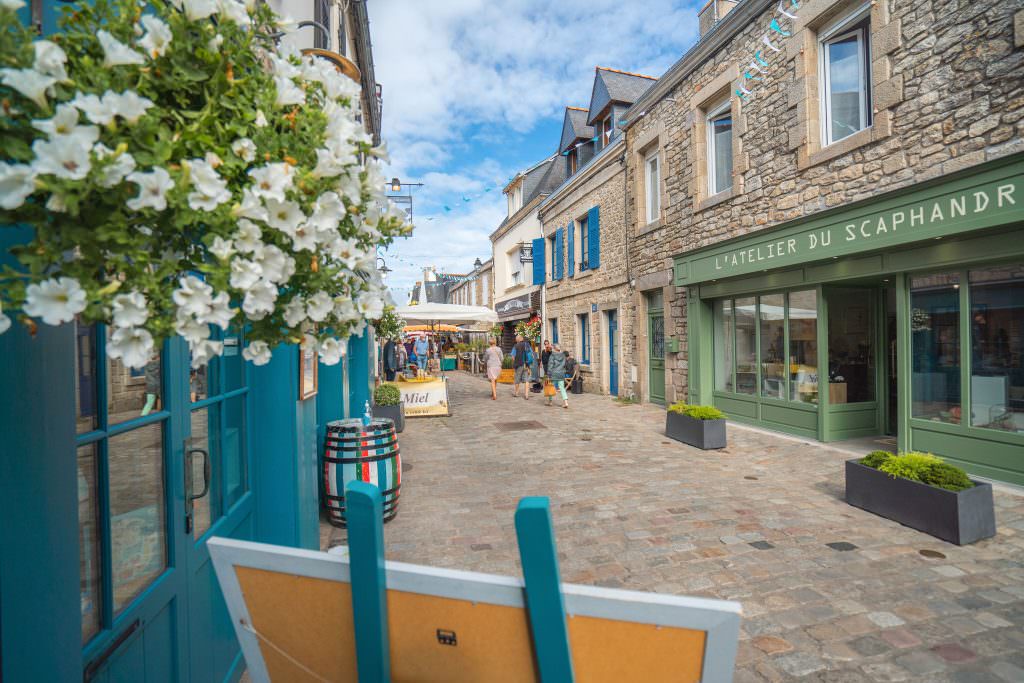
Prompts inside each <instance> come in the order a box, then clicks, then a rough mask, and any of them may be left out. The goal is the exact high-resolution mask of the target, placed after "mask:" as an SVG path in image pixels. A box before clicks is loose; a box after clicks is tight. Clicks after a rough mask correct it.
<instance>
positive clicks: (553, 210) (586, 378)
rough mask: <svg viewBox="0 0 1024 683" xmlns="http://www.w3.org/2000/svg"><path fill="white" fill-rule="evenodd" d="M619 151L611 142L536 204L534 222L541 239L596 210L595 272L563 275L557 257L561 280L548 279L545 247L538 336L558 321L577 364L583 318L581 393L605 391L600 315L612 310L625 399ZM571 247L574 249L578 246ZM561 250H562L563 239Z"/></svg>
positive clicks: (626, 321)
mask: <svg viewBox="0 0 1024 683" xmlns="http://www.w3.org/2000/svg"><path fill="white" fill-rule="evenodd" d="M624 149H625V148H624V147H623V145H622V143H621V142H618V143H616V142H613V143H612V145H611V146H610V147H609V148H608V149H607V150H606V151H605V153H604V154H603V155H602V156H601V157H600V158H598V159H597V160H595V161H594V162H593V163H592V164H590V165H589V166H587V167H585V168H583V169H582V170H580V171H578V172H577V175H576V176H575V177H574V179H573V182H572V184H571V185H569V186H567V187H565V188H563V189H562V190H561V191H560V192H559V193H558V194H557V195H556V196H554V199H553V200H549V201H548V202H547V203H545V204H544V205H542V207H541V211H540V218H541V223H542V225H543V228H544V234H545V236H546V237H550V236H551V235H553V234H554V233H555V231H556V230H557V229H558V228H565V227H566V226H567V225H568V224H569V223H570V222H572V221H575V220H577V219H579V218H580V217H582V216H584V215H586V214H587V212H588V211H589V210H590V209H591V207H594V206H598V207H600V208H599V211H600V231H601V239H600V248H601V252H600V257H601V258H600V265H599V266H598V267H597V268H592V269H589V270H586V271H582V272H581V271H579V270H576V272H575V274H574V275H573V277H569V268H568V263H567V261H566V260H565V258H563V278H562V279H561V280H553V279H552V277H551V276H552V274H551V272H550V270H551V266H550V258H551V257H550V254H548V253H547V250H548V249H549V248H550V245H547V246H546V247H545V258H546V260H547V261H548V266H547V271H548V275H547V281H546V294H545V295H546V319H545V320H544V337H545V338H547V337H548V336H550V323H549V321H550V319H551V318H558V328H559V335H558V336H559V342H560V343H561V345H562V348H564V349H568V350H571V351H572V352H573V355H574V356H575V357H576V358H577V360H579V352H580V349H579V338H578V334H577V329H576V321H577V319H576V316H577V315H578V314H581V313H587V314H589V315H590V340H591V352H590V364H589V365H588V366H584V367H583V368H582V372H583V383H584V389H585V390H586V391H590V392H599V393H608V369H607V363H608V358H607V344H608V330H607V325H606V314H607V311H609V310H613V309H614V310H617V311H618V321H619V339H620V349H622V350H623V351H620V358H619V394H620V395H623V396H628V395H629V394H630V393H631V391H632V389H631V383H630V381H629V379H630V373H629V367H628V365H627V364H626V363H625V362H624V361H623V358H622V356H623V355H624V349H625V347H626V345H627V340H629V339H631V338H632V326H633V318H634V312H633V307H632V306H633V304H632V299H631V297H630V293H629V285H628V280H627V278H626V258H627V255H628V252H627V250H626V233H625V223H624V220H625V211H626V209H625V206H624V198H625V197H624V191H625V188H624V187H623V183H624V182H625V178H626V174H625V168H624V164H623V161H622V153H623V151H624ZM577 242H578V241H577ZM575 247H576V249H577V250H578V249H579V245H578V244H576V245H575ZM564 250H565V251H567V250H568V238H567V237H566V239H565V247H564ZM576 260H577V263H578V262H579V260H580V259H579V258H578V257H577V259H576ZM594 306H596V307H597V310H596V311H594Z"/></svg>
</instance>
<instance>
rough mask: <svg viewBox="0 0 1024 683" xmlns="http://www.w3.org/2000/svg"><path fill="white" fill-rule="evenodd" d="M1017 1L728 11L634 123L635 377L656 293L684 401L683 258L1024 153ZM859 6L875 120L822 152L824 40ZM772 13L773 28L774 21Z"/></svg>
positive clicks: (822, 4)
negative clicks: (653, 205)
mask: <svg viewBox="0 0 1024 683" xmlns="http://www.w3.org/2000/svg"><path fill="white" fill-rule="evenodd" d="M794 5H795V3H794ZM1021 8H1022V5H1021V3H1020V2H1006V1H1005V0H980V1H979V2H974V3H962V2H956V1H953V0H930V1H922V2H900V1H898V0H878V1H876V2H871V3H864V2H852V1H850V0H839V1H836V0H806V1H805V2H801V3H799V7H798V8H796V7H795V6H792V5H790V4H789V3H784V4H782V5H780V3H779V2H778V1H777V0H748V1H746V2H741V3H739V4H738V5H736V6H735V7H734V8H729V9H730V10H731V11H728V13H727V14H725V16H724V17H722V18H720V19H719V20H718V22H717V23H716V24H714V25H713V26H711V27H710V28H709V29H708V30H707V32H706V33H705V35H704V36H703V38H702V40H701V41H699V42H698V43H697V44H696V45H695V46H694V47H693V48H692V49H691V50H690V51H689V52H688V53H686V54H685V55H684V56H683V57H682V58H681V59H680V60H679V61H678V62H677V63H676V64H675V65H674V66H673V67H672V68H671V69H670V70H669V71H668V72H667V73H666V74H665V75H664V76H663V77H662V78H661V79H660V80H659V82H658V84H657V85H655V86H654V87H652V88H651V89H650V90H649V91H648V92H647V93H646V94H645V95H644V97H642V98H641V99H640V100H639V101H638V102H637V103H636V104H635V105H634V106H633V107H632V108H631V109H630V110H629V111H628V112H627V114H626V117H627V119H626V123H625V126H624V128H625V130H626V143H625V147H626V150H625V159H626V171H625V172H626V175H627V178H626V181H625V186H626V188H627V196H626V206H627V207H628V212H627V218H626V220H627V222H628V225H627V228H626V231H627V233H628V235H629V239H628V240H627V245H628V258H627V266H626V268H627V271H626V275H625V277H626V278H627V279H628V281H629V282H631V283H633V287H631V288H630V289H629V292H628V293H626V292H623V293H622V297H623V299H624V300H629V301H631V302H632V308H633V309H634V310H635V311H636V312H637V317H636V321H637V322H636V324H635V325H634V329H635V334H634V335H633V337H632V339H631V341H630V342H629V343H624V361H625V362H626V363H627V364H632V365H637V366H638V368H639V372H638V376H639V377H640V378H641V383H642V382H643V381H644V378H645V377H647V370H648V357H647V350H646V347H647V344H646V342H647V329H646V325H645V320H646V317H645V310H644V308H645V303H644V302H645V300H647V298H648V295H650V294H651V293H660V294H662V295H663V302H664V310H665V324H666V331H667V336H668V337H669V338H670V341H669V346H670V347H672V348H678V352H677V353H672V352H669V353H667V355H668V358H667V359H666V365H667V366H668V372H669V374H670V377H671V381H670V387H669V389H668V391H667V393H668V394H669V396H668V400H672V398H680V399H683V398H686V397H687V393H688V392H687V389H688V387H687V382H688V377H689V376H690V374H691V373H690V370H691V368H690V367H689V365H688V359H687V347H688V342H689V341H690V340H689V339H688V334H689V333H690V331H689V330H688V328H687V295H688V293H690V292H689V291H688V289H692V288H687V287H685V286H683V287H676V286H673V273H672V269H673V257H677V256H680V255H686V254H689V253H691V252H693V251H694V250H698V249H702V248H707V247H709V245H714V244H718V243H721V242H724V241H727V240H734V239H738V238H741V237H744V236H747V235H751V234H753V233H756V232H757V231H761V230H767V229H771V228H775V227H777V226H781V225H783V224H787V223H789V222H792V221H799V220H803V219H806V218H808V217H812V216H815V215H817V214H820V213H822V212H827V211H830V210H833V209H836V208H838V207H844V206H847V205H850V204H854V203H856V202H859V201H862V200H868V199H869V198H871V197H874V196H877V195H879V194H881V193H883V192H889V191H892V190H897V189H900V188H905V187H909V186H911V185H914V184H917V183H922V182H923V181H929V180H934V179H937V178H940V177H943V176H947V175H949V174H953V173H955V172H958V171H962V170H964V169H970V168H972V167H974V166H976V165H978V164H982V163H984V162H988V161H991V160H993V159H999V158H1003V157H1008V156H1010V155H1013V154H1015V153H1018V152H1022V151H1024V50H1022V49H1021V46H1022V44H1024V15H1022V11H1021ZM856 12H861V14H860V17H862V18H858V21H859V22H862V23H861V24H860V25H862V26H864V27H866V31H867V33H868V35H869V36H870V37H869V40H868V45H869V49H868V50H867V51H866V59H867V60H868V67H867V69H866V71H867V73H868V74H869V80H870V89H869V103H868V107H869V111H870V113H869V114H868V116H869V119H870V125H867V126H865V127H863V128H862V129H861V130H859V131H858V132H856V133H853V134H851V135H848V136H847V137H844V138H842V139H841V140H839V141H836V142H834V143H831V144H827V142H828V140H827V136H826V135H825V132H826V131H824V130H823V121H824V118H825V109H824V104H823V102H822V100H821V98H822V96H821V94H820V93H821V92H822V86H823V79H824V78H825V74H824V72H823V71H822V69H821V67H820V64H821V61H820V60H821V54H822V52H821V51H822V50H823V49H824V47H823V45H824V44H823V42H822V39H823V36H824V35H825V34H824V32H825V31H826V30H828V28H829V26H830V25H835V23H836V22H838V21H840V20H842V19H843V17H844V16H847V15H852V14H853V13H856ZM790 15H791V16H790ZM794 17H795V18H794ZM773 19H774V20H776V21H777V22H778V26H779V28H780V30H779V31H774V30H772V29H770V28H769V27H770V25H771V22H772V21H773ZM784 34H785V35H784ZM766 37H767V41H768V42H770V43H771V45H770V46H769V45H768V43H767V42H766ZM775 50H778V51H777V52H776V51H775ZM764 64H767V66H764ZM748 76H749V77H748ZM744 91H745V92H744ZM737 92H743V93H744V94H743V95H737ZM713 110H714V111H724V112H725V115H726V116H730V117H731V126H732V128H731V154H730V157H731V165H732V174H731V176H732V182H731V188H730V189H728V190H726V191H723V192H714V193H713V192H712V191H711V189H712V188H711V187H710V186H709V177H708V174H709V161H708V159H709V153H708V152H709V151H708V145H709V144H710V142H709V140H710V138H709V132H708V126H709V122H710V121H711V120H712V119H711V117H710V114H712V113H713ZM652 154H653V155H657V156H658V158H659V161H660V174H659V177H658V183H659V185H658V187H657V188H656V189H655V190H654V191H655V194H656V196H657V197H658V198H659V199H660V202H659V203H660V206H659V207H658V211H657V214H656V215H653V216H652V215H650V214H649V212H648V211H647V207H648V204H649V203H650V198H651V197H652V193H651V188H648V187H646V186H645V182H646V175H647V174H646V173H645V161H646V160H647V159H649V158H650V157H651V156H652ZM673 338H674V340H675V344H674V345H673V343H672V341H671V340H672V339H673ZM638 393H639V394H640V396H641V397H645V396H646V393H647V388H646V387H645V386H642V387H641V388H640V391H639V392H638Z"/></svg>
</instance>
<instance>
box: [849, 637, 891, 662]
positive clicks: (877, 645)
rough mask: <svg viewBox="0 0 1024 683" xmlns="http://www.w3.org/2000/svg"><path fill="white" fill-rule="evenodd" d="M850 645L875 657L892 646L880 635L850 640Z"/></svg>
mask: <svg viewBox="0 0 1024 683" xmlns="http://www.w3.org/2000/svg"><path fill="white" fill-rule="evenodd" d="M850 647H852V648H853V649H854V650H856V651H857V652H858V653H859V654H861V655H863V656H865V657H874V656H875V655H880V654H883V653H886V652H889V651H890V650H891V649H892V648H891V647H890V646H889V644H888V643H886V642H885V641H884V640H882V639H881V638H879V637H878V636H873V635H872V636H862V637H860V638H857V639H855V640H851V641H850Z"/></svg>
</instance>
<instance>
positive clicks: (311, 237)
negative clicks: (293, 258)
mask: <svg viewBox="0 0 1024 683" xmlns="http://www.w3.org/2000/svg"><path fill="white" fill-rule="evenodd" d="M316 236H317V233H316V228H314V227H313V226H311V225H309V224H307V223H299V224H298V225H297V226H295V230H294V231H293V232H292V233H291V238H292V246H293V247H295V250H296V251H302V250H303V249H305V250H307V251H316Z"/></svg>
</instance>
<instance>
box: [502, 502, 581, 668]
mask: <svg viewBox="0 0 1024 683" xmlns="http://www.w3.org/2000/svg"><path fill="white" fill-rule="evenodd" d="M516 537H517V538H518V539H519V558H520V560H521V561H522V564H523V580H524V581H525V583H526V608H527V611H528V612H529V615H530V631H531V633H532V634H533V653H534V657H535V658H536V661H537V672H538V674H539V676H540V680H541V681H542V682H543V683H571V681H573V680H574V677H573V671H572V652H571V650H570V648H569V631H568V628H567V627H566V624H565V601H564V600H563V599H562V584H561V577H560V575H559V573H558V555H557V549H556V548H555V533H554V530H553V528H552V526H551V510H550V507H549V504H548V499H547V498H541V497H530V498H523V499H522V500H520V501H519V507H518V508H517V509H516Z"/></svg>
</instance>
